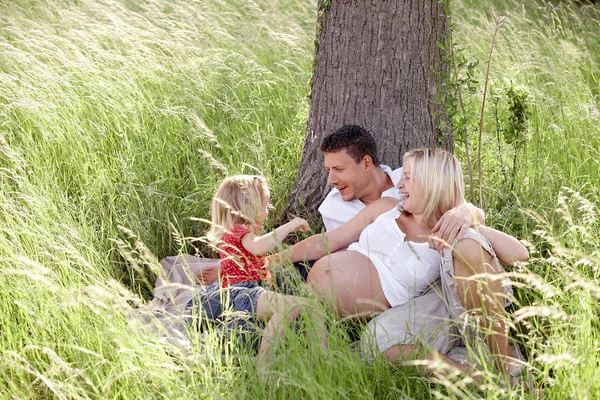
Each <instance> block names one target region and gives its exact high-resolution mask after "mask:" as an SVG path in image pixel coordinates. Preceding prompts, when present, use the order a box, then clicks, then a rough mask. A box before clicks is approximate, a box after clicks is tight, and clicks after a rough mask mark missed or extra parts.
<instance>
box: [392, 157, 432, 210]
mask: <svg viewBox="0 0 600 400" xmlns="http://www.w3.org/2000/svg"><path fill="white" fill-rule="evenodd" d="M412 167H413V159H412V158H407V159H405V160H404V165H402V177H401V178H400V182H398V186H397V187H398V189H399V190H400V194H402V196H403V198H404V200H403V201H402V208H403V209H404V210H406V211H407V212H409V213H411V214H416V213H418V212H419V211H420V210H421V209H422V207H423V202H424V200H425V192H424V191H423V186H422V185H421V183H420V182H418V181H415V179H414V177H413V176H412Z"/></svg>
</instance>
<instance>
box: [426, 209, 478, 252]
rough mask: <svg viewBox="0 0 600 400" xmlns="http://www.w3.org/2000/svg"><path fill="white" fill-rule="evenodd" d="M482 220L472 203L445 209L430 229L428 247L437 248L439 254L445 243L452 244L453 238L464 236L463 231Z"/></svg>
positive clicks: (457, 238)
mask: <svg viewBox="0 0 600 400" xmlns="http://www.w3.org/2000/svg"><path fill="white" fill-rule="evenodd" d="M480 220H483V215H482V212H481V210H479V209H478V208H477V207H475V206H473V205H472V204H466V203H465V204H461V205H459V206H458V207H454V208H453V209H451V210H449V211H447V212H446V213H445V214H444V215H442V218H440V219H439V221H438V222H437V224H435V226H434V227H433V229H432V230H431V233H432V236H433V237H431V238H429V247H431V248H432V249H434V250H437V251H438V252H439V253H440V254H441V253H442V252H443V251H444V247H445V246H446V245H452V244H453V243H454V241H455V240H460V239H462V238H463V237H464V236H465V232H467V229H469V227H470V226H472V225H473V223H474V222H480Z"/></svg>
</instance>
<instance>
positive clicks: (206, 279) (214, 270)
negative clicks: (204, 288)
mask: <svg viewBox="0 0 600 400" xmlns="http://www.w3.org/2000/svg"><path fill="white" fill-rule="evenodd" d="M220 272H221V264H220V263H218V262H216V263H214V264H208V265H206V266H204V267H202V270H201V271H200V272H199V273H198V274H196V283H198V284H201V285H210V284H211V283H213V282H214V281H216V280H217V279H219V273H220Z"/></svg>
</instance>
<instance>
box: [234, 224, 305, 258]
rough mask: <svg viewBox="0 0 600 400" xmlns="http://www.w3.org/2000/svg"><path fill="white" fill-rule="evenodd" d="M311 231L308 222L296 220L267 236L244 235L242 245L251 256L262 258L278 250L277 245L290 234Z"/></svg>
mask: <svg viewBox="0 0 600 400" xmlns="http://www.w3.org/2000/svg"><path fill="white" fill-rule="evenodd" d="M309 230H310V227H309V226H308V222H306V221H305V220H303V219H302V218H294V219H293V220H291V221H290V222H288V223H287V224H284V225H281V226H280V227H279V228H277V229H275V230H274V231H273V232H269V233H267V234H266V235H262V236H256V235H255V234H253V233H248V234H246V235H244V237H242V245H243V246H244V248H245V249H246V250H248V252H250V253H251V254H253V255H255V256H262V255H264V254H267V253H269V252H271V251H272V250H274V249H275V248H277V245H278V244H280V243H281V241H282V240H283V239H285V238H286V237H287V235H289V234H290V233H292V232H297V231H302V232H308V231H309Z"/></svg>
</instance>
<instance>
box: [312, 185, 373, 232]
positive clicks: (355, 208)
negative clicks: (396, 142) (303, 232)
mask: <svg viewBox="0 0 600 400" xmlns="http://www.w3.org/2000/svg"><path fill="white" fill-rule="evenodd" d="M365 207H366V206H365V205H364V204H363V203H362V202H361V201H360V200H351V201H344V200H342V196H340V194H339V192H338V191H337V190H336V189H332V190H331V192H329V194H328V195H327V197H326V198H325V200H323V203H321V206H320V207H319V212H320V213H321V217H322V218H323V223H324V224H325V229H326V230H327V232H329V231H331V230H333V229H335V228H337V227H339V226H341V225H343V224H345V223H346V222H348V221H350V220H351V219H352V217H354V216H355V215H356V214H358V213H359V211H360V210H362V209H363V208H365Z"/></svg>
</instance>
